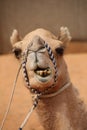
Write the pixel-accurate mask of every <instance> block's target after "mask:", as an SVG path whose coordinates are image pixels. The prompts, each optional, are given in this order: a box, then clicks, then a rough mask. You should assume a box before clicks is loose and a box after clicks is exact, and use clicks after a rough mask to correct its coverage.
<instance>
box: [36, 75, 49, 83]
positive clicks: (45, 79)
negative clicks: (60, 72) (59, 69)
mask: <svg viewBox="0 0 87 130" xmlns="http://www.w3.org/2000/svg"><path fill="white" fill-rule="evenodd" d="M35 79H36V80H37V81H39V82H40V83H47V82H49V81H50V80H51V79H52V74H50V75H48V76H46V77H42V76H40V75H37V74H35Z"/></svg>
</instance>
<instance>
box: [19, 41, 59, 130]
mask: <svg viewBox="0 0 87 130" xmlns="http://www.w3.org/2000/svg"><path fill="white" fill-rule="evenodd" d="M44 47H45V48H46V49H47V52H48V54H49V57H50V59H51V61H52V63H53V65H54V69H55V75H54V84H53V85H51V86H49V87H48V88H46V89H45V90H44V91H43V92H40V91H39V90H36V89H34V88H31V86H30V83H29V77H28V73H27V69H26V63H27V56H28V51H29V46H28V47H27V49H26V50H25V52H24V54H23V55H24V58H23V61H22V68H23V74H24V79H25V82H26V84H27V87H28V88H29V89H30V91H31V92H33V93H35V94H37V95H36V98H35V99H34V103H33V106H32V108H31V110H30V111H29V112H28V114H27V116H26V118H25V120H24V121H23V123H22V124H21V126H20V128H19V130H22V128H23V127H24V126H25V124H26V122H27V121H28V119H29V117H30V115H31V113H32V112H33V110H34V109H35V108H36V107H37V105H38V100H39V98H40V96H42V95H44V94H46V93H48V91H49V90H50V89H51V88H53V87H54V86H55V83H56V81H57V77H58V69H57V64H56V60H55V58H54V55H53V53H52V50H51V48H50V46H49V45H48V44H47V43H44Z"/></svg>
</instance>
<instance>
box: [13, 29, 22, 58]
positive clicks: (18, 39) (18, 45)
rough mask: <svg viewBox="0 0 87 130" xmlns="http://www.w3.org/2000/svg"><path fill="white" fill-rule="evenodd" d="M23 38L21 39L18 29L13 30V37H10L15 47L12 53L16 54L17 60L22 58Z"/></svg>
mask: <svg viewBox="0 0 87 130" xmlns="http://www.w3.org/2000/svg"><path fill="white" fill-rule="evenodd" d="M21 40H22V38H21V37H20V35H19V33H18V31H17V30H16V29H14V30H13V32H12V35H11V37H10V42H11V45H12V47H13V50H12V52H13V53H14V54H15V56H16V58H18V59H19V58H20V56H21V52H22V50H21V44H22V42H21Z"/></svg>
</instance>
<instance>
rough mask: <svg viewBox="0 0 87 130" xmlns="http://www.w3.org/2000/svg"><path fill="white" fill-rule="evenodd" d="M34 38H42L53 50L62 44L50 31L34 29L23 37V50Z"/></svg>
mask: <svg viewBox="0 0 87 130" xmlns="http://www.w3.org/2000/svg"><path fill="white" fill-rule="evenodd" d="M36 36H39V37H40V38H42V39H43V40H44V41H45V42H47V43H48V44H49V45H50V46H52V47H53V48H55V47H57V46H58V45H59V46H60V44H62V42H61V41H59V40H57V37H56V36H55V35H54V34H52V33H51V32H50V31H48V30H45V29H42V28H40V29H36V30H34V31H32V32H30V33H28V34H27V35H26V36H25V37H24V39H23V43H24V48H25V47H26V46H27V45H28V44H29V43H31V42H32V41H33V40H34V39H35V38H36Z"/></svg>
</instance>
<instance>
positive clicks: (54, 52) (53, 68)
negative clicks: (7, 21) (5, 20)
mask: <svg viewBox="0 0 87 130" xmlns="http://www.w3.org/2000/svg"><path fill="white" fill-rule="evenodd" d="M69 40H70V35H69V32H68V29H67V28H62V30H60V36H59V39H58V38H57V37H56V36H54V35H53V34H52V33H50V32H49V31H47V30H44V29H37V30H35V31H33V32H31V33H29V34H27V35H26V36H25V37H24V39H21V38H20V36H19V34H18V32H17V31H16V30H14V31H13V34H12V37H11V43H12V45H13V51H14V53H15V56H16V57H17V58H18V59H20V61H21V62H22V59H23V54H24V53H25V52H26V50H27V59H26V60H27V62H26V70H27V74H28V78H29V83H30V86H31V87H32V88H35V89H38V90H40V91H42V90H45V89H46V88H48V87H50V86H52V85H53V84H54V83H55V86H57V87H58V86H59V85H60V82H59V81H62V80H63V79H64V80H66V75H65V74H66V72H67V68H66V64H65V62H64V59H63V52H64V48H65V44H66V42H68V41H69ZM57 69H58V72H57ZM55 77H56V79H58V80H57V81H56V82H55ZM55 88H56V87H55Z"/></svg>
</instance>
